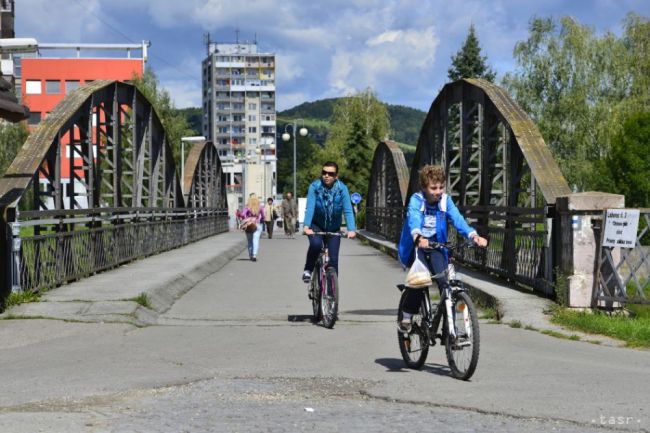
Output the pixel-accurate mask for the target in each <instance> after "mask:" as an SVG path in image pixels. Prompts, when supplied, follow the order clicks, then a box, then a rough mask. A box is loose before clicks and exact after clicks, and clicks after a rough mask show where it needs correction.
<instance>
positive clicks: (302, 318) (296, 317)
mask: <svg viewBox="0 0 650 433" xmlns="http://www.w3.org/2000/svg"><path fill="white" fill-rule="evenodd" d="M313 318H314V316H312V315H311V314H289V315H288V316H287V321H289V322H313Z"/></svg>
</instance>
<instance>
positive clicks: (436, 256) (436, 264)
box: [402, 249, 449, 314]
mask: <svg viewBox="0 0 650 433" xmlns="http://www.w3.org/2000/svg"><path fill="white" fill-rule="evenodd" d="M417 252H418V258H419V259H420V260H421V261H422V262H423V263H425V264H426V265H427V266H429V269H430V270H431V271H432V273H433V274H439V273H441V272H442V271H444V270H445V269H446V268H447V260H446V259H445V256H444V254H442V252H441V251H440V250H432V251H427V252H426V253H425V252H423V251H422V250H420V249H418V250H417ZM436 282H437V283H438V289H439V290H440V294H441V297H442V291H443V289H444V288H446V287H447V286H449V282H448V281H447V275H446V274H445V273H443V274H442V275H441V276H439V277H437V278H436ZM425 292H426V291H425V290H422V289H408V288H407V289H406V297H405V299H404V304H403V305H402V310H403V311H405V312H407V313H411V314H415V313H417V312H418V308H420V304H421V303H422V300H423V298H422V297H423V296H424V293H425Z"/></svg>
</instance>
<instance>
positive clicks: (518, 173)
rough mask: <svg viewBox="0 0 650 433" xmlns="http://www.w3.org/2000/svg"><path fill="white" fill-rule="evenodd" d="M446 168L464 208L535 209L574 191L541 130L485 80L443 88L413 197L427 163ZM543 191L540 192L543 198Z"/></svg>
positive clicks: (425, 129)
mask: <svg viewBox="0 0 650 433" xmlns="http://www.w3.org/2000/svg"><path fill="white" fill-rule="evenodd" d="M429 163H435V164H441V165H443V166H444V167H445V169H446V172H447V190H448V192H449V193H450V194H452V196H453V197H454V199H455V200H456V201H457V203H458V204H459V205H461V206H463V205H493V206H510V207H537V206H542V207H543V206H544V205H546V204H551V205H554V204H555V200H556V198H557V197H558V196H562V195H566V194H570V193H571V189H570V188H569V186H568V184H567V182H566V180H565V179H564V176H563V175H562V172H561V171H560V168H559V166H558V165H557V163H556V162H555V160H554V159H553V156H552V155H551V152H550V150H549V149H548V147H547V146H546V144H545V143H544V139H543V138H542V135H541V134H540V132H539V130H538V129H537V126H536V125H535V124H534V123H533V121H532V120H531V119H530V117H529V116H528V115H527V114H526V113H525V112H524V111H523V110H522V109H521V108H520V107H519V106H518V105H517V103H516V102H514V101H513V100H512V99H511V98H510V96H508V94H507V93H506V92H505V90H503V89H502V88H500V87H498V86H496V85H494V84H492V83H490V82H488V81H485V80H482V79H463V80H459V81H456V82H453V83H449V84H447V85H445V86H444V88H443V89H442V91H441V92H440V94H438V96H437V97H436V99H435V100H434V101H433V104H432V105H431V108H430V109H429V113H428V114H427V117H426V119H425V121H424V124H423V126H422V129H421V131H420V137H419V139H418V145H417V149H416V153H415V158H414V160H413V167H412V170H411V176H410V182H409V193H408V195H409V196H410V195H411V194H412V193H413V192H415V191H417V190H418V189H419V185H418V177H417V171H418V169H419V168H420V167H422V166H423V165H425V164H429ZM540 193H541V194H540Z"/></svg>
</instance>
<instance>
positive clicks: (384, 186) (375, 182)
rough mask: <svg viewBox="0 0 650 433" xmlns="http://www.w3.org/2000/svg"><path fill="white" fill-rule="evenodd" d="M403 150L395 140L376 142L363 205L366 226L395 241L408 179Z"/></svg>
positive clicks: (400, 223)
mask: <svg viewBox="0 0 650 433" xmlns="http://www.w3.org/2000/svg"><path fill="white" fill-rule="evenodd" d="M408 176H409V173H408V167H407V165H406V160H405V159H404V153H403V152H402V150H401V149H400V148H399V145H398V144H397V143H395V142H394V141H390V140H386V141H382V142H380V143H379V144H378V145H377V148H376V149H375V154H374V156H373V159H372V170H371V177H370V182H369V183H368V195H367V197H368V198H367V205H366V229H367V230H370V231H371V232H374V233H378V234H381V235H382V236H384V237H385V238H386V239H388V240H391V241H394V242H397V240H398V239H399V234H400V229H401V225H402V220H403V217H404V199H405V198H406V193H407V189H408V181H409V178H408Z"/></svg>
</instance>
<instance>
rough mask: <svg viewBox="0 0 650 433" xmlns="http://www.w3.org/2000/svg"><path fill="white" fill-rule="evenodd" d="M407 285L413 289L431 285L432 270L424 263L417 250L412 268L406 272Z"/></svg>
mask: <svg viewBox="0 0 650 433" xmlns="http://www.w3.org/2000/svg"><path fill="white" fill-rule="evenodd" d="M405 285H406V287H409V288H411V289H423V288H425V287H428V286H430V285H431V272H430V271H429V268H428V267H427V265H425V264H424V263H422V261H421V260H420V258H419V257H418V254H417V250H416V252H415V260H414V261H413V264H412V265H411V269H409V272H408V274H406V282H405Z"/></svg>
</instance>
